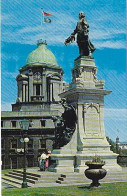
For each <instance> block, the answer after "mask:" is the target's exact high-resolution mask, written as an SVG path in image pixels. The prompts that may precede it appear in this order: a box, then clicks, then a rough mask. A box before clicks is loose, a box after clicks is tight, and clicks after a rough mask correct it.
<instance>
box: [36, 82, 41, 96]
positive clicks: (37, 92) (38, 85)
mask: <svg viewBox="0 0 127 196" xmlns="http://www.w3.org/2000/svg"><path fill="white" fill-rule="evenodd" d="M36 95H41V84H36Z"/></svg>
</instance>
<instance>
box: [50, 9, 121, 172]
mask: <svg viewBox="0 0 127 196" xmlns="http://www.w3.org/2000/svg"><path fill="white" fill-rule="evenodd" d="M88 27H89V26H88V24H87V21H86V19H85V15H84V13H83V12H80V13H79V22H78V23H77V26H76V29H75V30H74V33H72V34H71V36H70V37H69V38H67V39H66V40H65V44H68V43H69V42H72V41H73V40H74V35H75V34H76V33H77V44H78V47H79V54H80V56H79V57H78V58H77V59H75V61H74V68H73V69H72V82H71V84H70V88H69V89H68V90H67V91H65V92H63V93H61V94H60V97H61V98H66V100H67V103H68V104H71V105H72V106H73V107H74V108H75V110H76V115H77V125H76V130H75V132H74V134H73V136H72V139H71V141H70V142H69V143H68V144H67V145H65V146H64V147H62V148H60V149H56V150H54V151H53V152H52V156H51V157H52V159H53V160H55V165H54V167H51V168H50V171H55V172H79V173H83V172H84V170H85V169H86V167H87V166H85V162H86V161H88V160H91V157H93V156H95V155H98V156H100V157H101V158H102V159H103V160H104V161H105V162H106V165H105V168H106V169H107V170H121V167H120V166H119V165H118V164H117V154H115V153H113V152H112V151H111V150H110V145H109V143H108V142H107V139H106V135H105V128H104V96H105V95H108V94H110V93H111V91H110V90H105V88H104V81H103V80H98V79H97V76H96V73H97V67H96V65H95V63H94V58H92V57H91V53H92V52H94V50H95V48H94V46H93V44H92V43H91V42H90V40H89V37H88Z"/></svg>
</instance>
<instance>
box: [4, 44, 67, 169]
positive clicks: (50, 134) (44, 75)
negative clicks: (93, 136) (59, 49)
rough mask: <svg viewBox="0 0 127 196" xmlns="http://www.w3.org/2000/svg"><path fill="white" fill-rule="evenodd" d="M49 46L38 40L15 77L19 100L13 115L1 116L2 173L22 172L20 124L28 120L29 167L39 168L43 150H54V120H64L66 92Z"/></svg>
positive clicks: (8, 113) (5, 113) (8, 112)
mask: <svg viewBox="0 0 127 196" xmlns="http://www.w3.org/2000/svg"><path fill="white" fill-rule="evenodd" d="M46 45H47V44H46V42H43V41H42V40H39V41H38V43H37V48H36V49H35V50H34V51H32V52H31V53H30V54H29V55H28V58H27V60H26V64H25V66H23V67H21V68H20V70H19V74H18V76H17V77H16V81H17V89H18V92H17V100H16V103H15V104H12V111H3V112H2V115H1V130H2V133H1V136H2V137H1V139H2V142H1V147H2V169H7V168H12V169H13V168H20V167H22V162H23V143H21V142H20V138H21V128H20V121H21V120H23V119H28V120H30V121H31V122H32V124H33V125H32V127H29V130H28V137H29V139H30V140H29V142H28V144H27V165H28V167H29V166H37V164H38V163H37V160H38V156H39V155H40V153H41V152H42V150H45V149H49V150H52V148H53V142H54V131H55V128H54V123H53V120H52V116H61V112H62V111H63V109H62V107H61V105H60V104H59V100H60V98H59V94H60V93H62V92H63V91H64V88H65V86H67V84H65V83H64V82H63V78H62V77H63V70H62V68H61V67H60V66H59V65H58V63H57V61H56V58H55V56H54V54H53V53H52V52H51V51H50V50H49V49H48V48H47V46H46Z"/></svg>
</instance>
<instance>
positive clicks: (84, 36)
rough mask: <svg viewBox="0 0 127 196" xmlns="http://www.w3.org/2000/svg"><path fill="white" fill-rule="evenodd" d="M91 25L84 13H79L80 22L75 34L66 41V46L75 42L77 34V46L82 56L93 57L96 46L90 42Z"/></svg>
mask: <svg viewBox="0 0 127 196" xmlns="http://www.w3.org/2000/svg"><path fill="white" fill-rule="evenodd" d="M88 28H89V25H88V24H87V21H86V18H85V14H84V12H79V21H78V23H77V26H76V28H75V30H74V32H73V33H72V34H71V35H70V36H69V37H68V38H67V39H66V40H65V45H68V44H69V43H72V42H74V41H75V35H76V34H77V44H78V47H79V54H80V56H91V53H93V52H94V51H95V47H94V45H93V44H92V43H91V41H90V40H89V30H88Z"/></svg>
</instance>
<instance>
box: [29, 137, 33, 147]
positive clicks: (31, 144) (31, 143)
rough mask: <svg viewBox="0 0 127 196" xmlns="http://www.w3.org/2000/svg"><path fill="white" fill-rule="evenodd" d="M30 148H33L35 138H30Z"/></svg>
mask: <svg viewBox="0 0 127 196" xmlns="http://www.w3.org/2000/svg"><path fill="white" fill-rule="evenodd" d="M28 148H33V139H30V140H29V142H28Z"/></svg>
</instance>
